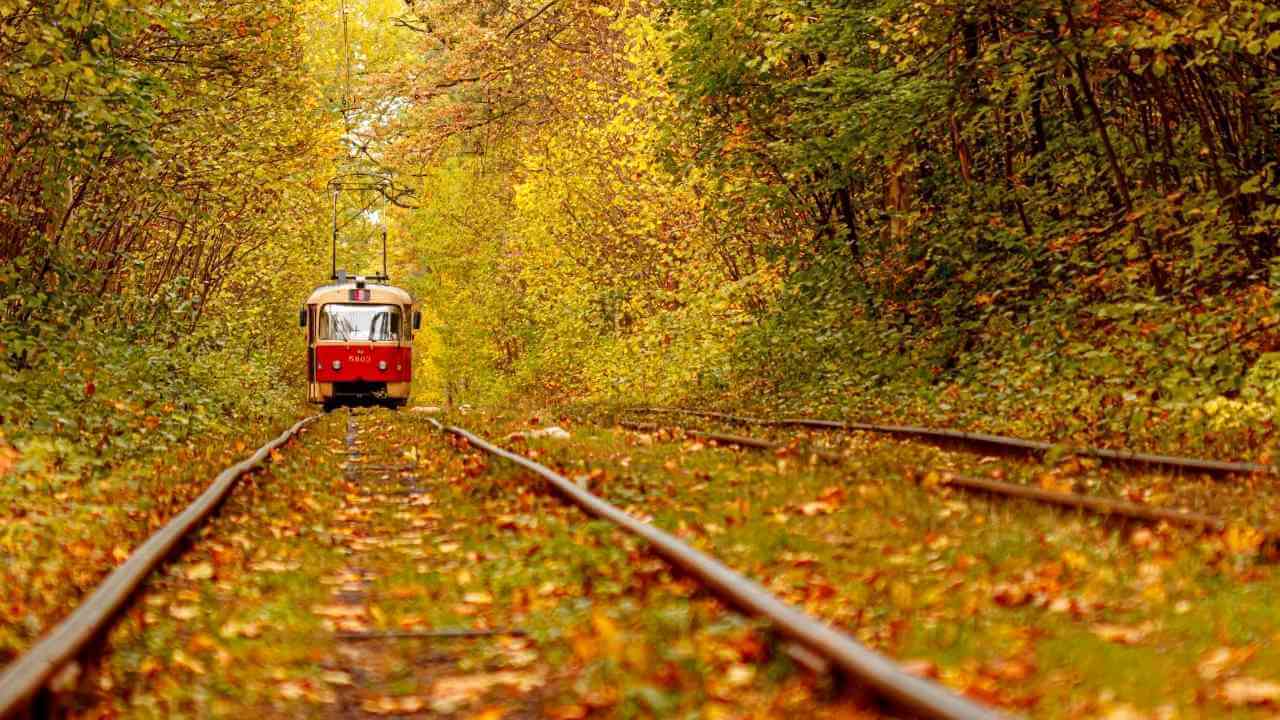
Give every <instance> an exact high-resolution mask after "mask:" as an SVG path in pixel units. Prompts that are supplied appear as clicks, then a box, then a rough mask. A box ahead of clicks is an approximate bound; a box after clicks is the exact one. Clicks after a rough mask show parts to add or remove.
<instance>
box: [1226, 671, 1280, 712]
mask: <svg viewBox="0 0 1280 720" xmlns="http://www.w3.org/2000/svg"><path fill="white" fill-rule="evenodd" d="M1218 697H1219V698H1220V699H1221V700H1222V702H1224V703H1226V704H1227V705H1232V706H1240V705H1277V704H1280V683H1274V682H1271V681H1269V680H1256V679H1254V678H1249V677H1238V678H1231V679H1230V680H1228V681H1226V682H1225V683H1223V684H1222V688H1221V690H1219V692H1218Z"/></svg>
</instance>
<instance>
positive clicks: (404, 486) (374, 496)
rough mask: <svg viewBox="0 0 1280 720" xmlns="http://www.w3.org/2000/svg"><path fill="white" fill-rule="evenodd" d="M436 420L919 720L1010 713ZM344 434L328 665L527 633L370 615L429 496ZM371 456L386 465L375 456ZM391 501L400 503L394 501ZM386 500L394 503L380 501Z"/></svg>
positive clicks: (199, 503) (100, 616)
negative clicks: (394, 522) (408, 508)
mask: <svg viewBox="0 0 1280 720" xmlns="http://www.w3.org/2000/svg"><path fill="white" fill-rule="evenodd" d="M316 419H317V418H316V417H311V418H307V419H305V420H302V421H300V422H299V423H297V424H296V425H294V426H293V427H292V428H290V429H289V430H288V431H286V432H284V433H282V434H281V435H280V436H279V437H277V438H276V439H274V440H272V441H271V442H270V443H268V444H267V445H265V446H263V447H262V448H260V449H259V450H258V451H257V452H256V453H254V455H253V456H251V457H250V458H248V459H247V460H245V461H243V462H241V463H238V464H236V465H234V466H232V467H230V468H228V469H227V470H225V471H224V472H223V473H221V474H220V475H219V476H218V478H216V479H215V481H214V482H213V483H212V484H211V485H210V486H209V488H208V490H206V492H205V493H204V494H203V495H201V496H200V498H198V499H197V500H196V501H195V502H193V503H192V504H191V506H189V507H188V508H187V509H186V510H184V511H183V512H182V513H181V514H180V515H178V516H177V517H175V518H174V519H173V520H172V521H170V522H169V523H168V524H166V525H165V526H164V527H163V528H162V529H161V530H160V531H159V532H157V533H156V534H155V535H153V536H152V537H151V538H149V539H148V540H147V541H146V542H145V543H143V545H141V546H140V547H139V548H138V549H137V550H135V551H134V553H133V554H132V555H131V556H130V558H129V560H127V561H126V562H125V563H124V564H122V565H121V566H120V567H119V568H117V569H116V570H115V571H113V572H112V573H111V574H110V575H109V576H108V578H107V579H106V580H105V581H104V582H103V583H102V584H101V585H100V586H99V587H98V588H97V589H96V590H95V591H94V592H93V593H92V594H91V595H90V596H89V597H88V598H87V599H86V600H85V601H84V602H83V603H82V604H81V605H80V606H79V607H78V608H76V610H75V611H73V612H72V614H71V615H70V616H68V617H67V618H66V619H65V620H63V621H62V622H61V623H59V624H58V625H57V626H56V627H55V628H54V629H53V630H51V631H50V632H49V633H48V634H47V635H46V636H45V637H44V638H42V639H41V640H40V641H39V642H37V643H36V645H34V646H33V647H32V648H31V649H30V650H29V651H28V652H26V653H25V654H24V655H22V656H21V657H20V658H19V659H18V660H16V661H15V662H14V663H12V664H10V665H9V666H8V667H6V668H5V669H4V672H3V675H0V717H3V718H9V717H17V716H19V714H20V713H23V712H26V713H28V714H30V715H33V716H40V715H43V714H46V713H48V712H50V710H51V706H49V705H48V704H46V700H45V699H44V698H43V697H42V696H41V693H42V691H43V690H44V689H45V688H46V687H47V686H48V683H49V682H50V680H51V678H53V677H54V676H55V675H56V674H57V673H58V672H59V670H60V669H61V668H63V667H64V666H66V665H67V664H68V663H71V662H73V661H75V660H76V659H77V657H78V655H79V653H80V652H81V651H82V650H84V649H85V647H86V646H87V645H89V643H90V642H91V641H92V640H93V639H94V638H96V637H101V636H102V635H103V633H104V632H106V631H107V630H108V629H109V628H110V627H111V626H112V624H113V623H114V622H115V620H116V619H117V618H119V617H120V615H121V612H122V610H123V609H124V608H125V607H126V605H127V604H128V600H129V598H130V597H131V596H132V595H134V594H135V592H136V591H137V590H138V588H139V587H140V586H141V585H142V584H143V583H144V582H145V581H146V579H147V578H148V576H149V575H150V574H152V573H153V572H154V571H155V569H156V568H157V567H158V566H160V565H161V564H162V563H163V562H164V560H165V558H166V557H168V556H169V555H170V554H171V553H172V552H173V550H174V548H175V547H177V546H178V545H179V544H180V543H182V541H183V540H184V538H186V537H187V536H189V535H190V533H191V532H192V531H193V530H194V529H195V528H196V527H198V526H199V525H200V524H201V523H202V522H203V521H205V520H206V518H208V517H209V515H210V514H211V513H213V512H214V510H215V509H216V508H217V506H218V505H219V504H220V503H222V502H223V501H224V500H225V498H226V497H227V495H228V494H229V493H231V491H232V490H233V488H234V486H235V483H236V481H237V480H238V479H239V478H240V477H241V476H242V475H243V474H244V473H246V472H248V471H250V470H252V469H255V468H257V467H259V466H261V464H262V463H263V462H264V461H265V459H266V458H267V457H268V456H269V454H270V453H271V452H272V451H273V450H276V449H278V448H280V447H282V446H283V445H284V444H285V443H286V442H288V440H289V439H290V438H292V437H294V435H295V434H297V433H298V432H299V431H300V430H301V429H302V428H303V427H305V426H306V425H308V424H310V423H312V422H314V421H315V420H316ZM433 423H434V424H435V425H436V427H437V428H438V429H439V430H442V431H444V432H446V433H449V434H450V435H452V436H455V437H458V438H462V439H464V440H465V443H464V445H463V449H465V448H476V449H478V450H479V451H483V452H484V453H487V454H490V455H492V456H494V457H498V458H502V459H504V460H507V461H510V462H512V463H515V464H516V465H518V466H520V467H522V468H524V469H526V470H529V471H531V472H533V473H535V474H536V475H538V476H540V477H541V478H543V479H544V480H546V481H547V482H548V483H550V484H551V486H552V487H554V489H555V491H556V493H557V494H558V495H559V496H560V497H561V498H562V499H563V500H564V501H566V502H569V503H572V504H573V505H576V506H577V507H578V508H580V509H582V510H584V511H586V512H587V513H588V514H590V515H591V516H593V517H597V518H601V519H604V520H607V521H608V522H609V523H611V524H613V525H615V526H617V527H618V528H620V529H622V530H624V531H625V532H626V533H629V534H632V535H634V536H636V537H638V538H640V539H642V540H643V541H644V542H645V543H647V544H648V545H649V547H650V549H651V550H652V551H653V552H654V553H656V554H657V555H658V556H660V557H662V558H663V559H665V560H666V561H668V562H669V563H671V565H672V566H673V567H675V568H677V569H678V570H679V572H680V574H681V575H682V576H685V577H689V578H693V579H695V580H696V581H697V582H698V583H700V584H701V585H703V586H704V587H706V588H707V589H708V590H709V591H710V592H711V593H713V594H714V595H715V596H716V597H718V598H720V599H721V600H722V601H723V602H725V603H726V604H727V605H729V606H732V607H735V608H738V609H740V610H742V611H744V612H746V613H748V614H749V615H752V616H757V617H761V618H764V619H766V620H767V621H768V622H769V623H770V624H771V625H772V626H773V627H775V628H776V629H777V630H778V631H780V632H781V633H782V634H783V635H785V636H786V637H788V638H790V639H791V640H793V641H796V642H798V643H799V644H800V645H802V646H803V648H805V649H806V650H808V651H809V652H811V653H813V654H816V655H817V656H818V657H819V658H821V659H822V660H824V661H826V662H827V663H830V666H831V667H833V668H835V669H836V670H837V671H838V672H839V673H840V674H841V675H843V676H844V677H846V678H847V679H848V680H849V681H850V682H851V683H853V684H855V685H856V686H858V687H861V688H864V689H866V690H868V691H870V692H871V693H872V694H873V695H874V696H875V697H876V698H878V699H879V701H881V702H884V703H885V704H886V705H887V706H888V707H893V708H897V709H898V710H899V711H901V712H905V713H907V714H910V715H912V716H920V717H936V718H957V719H960V718H963V719H968V720H976V719H978V718H983V719H986V718H996V717H1000V716H1001V715H1000V714H999V713H998V712H996V711H995V710H993V709H990V708H988V707H985V706H983V705H981V704H980V703H977V702H974V701H972V700H969V699H966V698H963V697H961V696H959V695H957V694H955V693H953V692H952V691H949V690H947V689H946V688H944V687H943V686H941V685H939V684H937V683H935V682H933V681H932V680H929V679H926V678H922V677H919V676H916V675H913V674H911V673H909V672H907V671H905V670H903V669H902V668H900V667H898V666H897V665H896V664H895V663H894V662H893V661H891V660H889V659H888V658H886V657H884V656H882V655H880V654H878V653H875V652H873V651H871V650H869V649H868V648H866V647H865V646H863V645H862V644H861V643H859V642H857V641H855V640H854V639H852V638H851V637H849V636H848V635H845V634H844V633H841V632H839V631H837V630H835V629H833V628H832V627H830V626H828V625H826V624H824V623H823V622H821V621H819V620H817V619H815V618H814V617H812V616H809V615H808V614H806V613H804V612H802V611H800V610H798V609H797V608H795V607H793V606H790V605H788V604H787V603H785V602H783V601H781V600H780V599H778V598H777V597H775V596H774V595H773V594H771V593H770V592H769V591H767V590H765V589H764V588H763V587H761V586H759V585H757V584H755V583H753V582H752V581H750V580H748V579H747V578H745V577H743V576H742V575H739V574H738V573H736V572H734V571H733V570H731V569H729V568H728V567H727V566H726V565H724V564H723V563H721V562H719V561H717V560H715V559H714V558H712V557H710V556H708V555H706V554H705V553H702V552H699V551H697V550H694V549H693V548H691V547H689V546H688V545H687V544H685V543H684V542H682V541H680V540H679V539H677V538H675V537H673V536H672V535H670V534H668V533H665V532H663V531H661V530H658V529H657V528H655V527H654V526H652V525H650V524H648V523H646V522H643V521H641V520H638V519H636V518H635V517H633V516H631V515H628V514H627V513H625V512H623V511H621V510H620V509H618V508H617V507H615V506H613V505H611V504H609V503H608V502H606V501H604V500H602V499H601V498H599V497H597V496H595V495H593V494H591V493H590V492H588V491H586V490H584V489H582V488H581V487H579V486H578V485H576V484H575V483H574V482H572V481H570V480H568V479H567V478H565V477H563V476H561V475H559V474H557V473H555V472H553V471H552V470H550V469H549V468H547V467H545V466H543V465H540V464H538V463H537V462H535V461H533V460H531V459H529V458H527V457H524V456H522V455H519V454H516V453H513V452H510V451H507V450H503V449H502V448H499V447H497V446H496V445H493V444H492V443H490V442H488V441H486V440H484V439H483V438H481V437H480V436H478V435H476V434H474V433H472V432H470V431H469V430H467V429H464V428H461V427H457V426H448V427H445V426H443V425H440V424H439V423H435V422H434V421H433ZM345 431H346V433H345V437H344V439H343V441H344V445H345V451H346V453H345V462H344V465H343V479H344V481H345V487H347V488H348V490H347V491H346V495H345V497H346V500H345V505H344V509H340V510H338V511H337V513H336V514H335V515H334V517H335V518H336V519H337V520H336V521H337V522H340V523H344V529H340V530H339V529H331V530H330V531H329V532H331V533H333V534H336V535H337V536H339V538H340V540H339V544H340V545H341V547H342V552H341V555H342V557H345V564H341V565H339V566H338V567H337V570H336V571H331V574H330V577H331V578H332V580H330V581H326V582H328V583H329V584H330V585H331V587H332V588H333V589H332V597H331V601H330V604H328V605H325V606H323V608H324V609H323V613H324V614H325V615H326V617H327V618H328V619H327V620H326V624H327V625H331V626H332V630H333V641H332V642H334V643H336V645H335V647H336V653H335V659H333V660H330V661H328V663H327V667H329V670H328V671H327V672H328V673H329V674H330V675H332V676H334V677H342V678H348V679H350V678H356V679H357V680H359V679H361V678H362V677H363V679H365V680H368V678H367V677H364V676H366V675H367V673H366V672H364V671H362V668H365V667H369V666H371V665H379V664H383V665H385V664H386V663H387V662H389V660H388V659H387V655H388V654H394V653H396V652H399V651H401V650H402V649H403V648H391V647H388V646H387V643H388V642H401V643H402V642H413V641H415V640H421V639H430V640H432V641H440V640H443V639H451V640H453V641H467V642H471V641H474V640H476V639H493V638H497V637H507V636H510V637H517V638H518V637H519V636H522V635H524V634H525V632H524V631H523V630H521V629H519V628H505V629H504V628H475V627H461V628H439V627H433V628H430V629H427V630H424V631H418V632H414V631H391V632H387V631H381V630H370V629H369V628H368V627H367V625H368V622H370V611H369V610H368V605H369V602H370V597H371V596H372V595H374V594H377V593H376V591H375V590H374V589H373V588H374V587H375V586H377V585H378V583H379V582H380V578H379V575H378V573H377V572H376V571H374V570H371V568H372V567H374V566H376V565H377V562H376V561H373V560H366V558H367V557H371V556H370V553H375V554H376V553H377V551H378V548H382V547H384V546H385V545H386V544H387V543H392V544H395V542H393V541H409V540H411V539H412V538H410V537H407V536H406V531H408V532H417V528H416V524H417V523H418V522H420V521H417V520H414V521H412V522H413V523H414V525H410V526H405V525H404V524H403V523H402V524H401V530H400V534H399V535H395V536H393V537H381V538H375V537H374V535H375V530H374V528H373V525H372V524H371V523H372V518H373V517H375V516H376V515H377V514H378V513H379V512H383V515H384V519H385V518H389V517H397V518H402V519H403V518H404V517H405V516H406V515H408V514H407V513H405V512H404V511H403V510H402V509H399V508H402V507H403V506H404V504H406V503H407V504H410V505H413V504H417V503H419V502H420V501H422V500H423V499H424V497H426V499H427V501H428V502H430V498H429V493H428V492H427V490H426V489H425V488H424V486H423V485H422V484H421V483H420V482H419V478H418V466H417V463H416V461H415V462H414V463H412V464H406V465H399V466H398V465H396V464H395V463H394V460H395V458H394V457H381V458H374V457H373V455H372V454H370V453H368V452H367V451H366V450H365V449H364V448H366V447H368V443H367V441H363V440H361V438H360V425H359V422H358V419H357V416H356V415H355V414H351V415H349V416H348V417H347V421H346V427H345ZM384 455H385V453H384ZM371 459H374V460H377V462H371V461H370V460H371ZM393 500H394V503H398V504H392V501H393ZM384 506H385V507H392V508H396V509H394V510H392V511H386V510H383V511H379V510H378V509H377V508H379V507H384ZM387 513H390V514H387ZM431 516H432V517H434V518H435V520H432V521H431V522H429V523H427V524H425V525H423V529H424V530H425V531H430V530H431V528H432V527H437V526H440V527H447V525H446V523H447V520H445V518H443V517H441V516H439V514H438V513H432V514H431ZM406 522H408V521H406ZM384 525H385V523H384ZM455 526H456V524H455ZM397 557H399V556H397ZM397 562H399V560H397ZM382 563H383V564H382V575H383V576H386V575H390V574H394V572H395V570H394V569H390V568H389V566H388V565H387V563H386V562H385V561H382ZM485 602H489V601H488V600H485ZM431 657H435V662H437V663H439V662H445V663H446V664H447V663H449V662H452V660H453V658H452V657H451V656H431ZM371 658H372V659H371ZM422 664H430V658H428V660H422V659H421V658H419V665H422ZM440 672H442V671H440ZM437 674H439V673H437ZM438 680H439V679H438V678H437V681H438ZM513 682H514V681H513ZM353 685H359V683H358V682H357V683H350V682H347V683H343V684H341V685H339V687H338V691H337V692H336V693H332V694H331V697H326V696H324V695H323V693H321V696H322V697H324V701H325V702H336V703H337V704H338V705H339V706H340V707H341V708H343V712H345V713H352V712H355V713H357V714H359V712H361V711H367V712H370V713H372V714H383V712H382V711H383V710H387V708H388V707H389V708H390V710H391V711H392V712H399V711H402V710H403V711H405V712H409V713H412V712H415V711H419V710H422V709H423V707H424V706H423V705H421V704H402V705H395V704H394V703H393V704H392V705H389V706H384V705H378V704H377V702H381V701H370V700H368V699H367V698H366V699H364V700H361V698H360V694H359V692H358V691H357V689H356V688H354V687H353ZM308 692H310V691H308ZM316 692H317V693H318V692H319V691H316Z"/></svg>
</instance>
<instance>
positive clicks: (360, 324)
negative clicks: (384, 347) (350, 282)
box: [317, 303, 400, 342]
mask: <svg viewBox="0 0 1280 720" xmlns="http://www.w3.org/2000/svg"><path fill="white" fill-rule="evenodd" d="M317 330H318V332H317V336H318V337H319V339H321V340H341V341H345V342H383V341H388V340H399V339H400V308H399V307H398V306H396V305H348V304H343V303H333V304H329V305H325V306H324V307H323V308H321V309H320V322H319V328H317Z"/></svg>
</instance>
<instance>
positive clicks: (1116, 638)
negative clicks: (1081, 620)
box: [1089, 623, 1155, 645]
mask: <svg viewBox="0 0 1280 720" xmlns="http://www.w3.org/2000/svg"><path fill="white" fill-rule="evenodd" d="M1089 629H1090V631H1092V632H1093V634H1094V635H1097V636H1098V637H1100V638H1102V639H1103V640H1106V641H1107V642H1113V643H1116V644H1119V645H1137V644H1138V643H1140V642H1142V641H1143V640H1145V639H1146V638H1147V636H1149V635H1150V634H1151V632H1152V631H1153V630H1155V626H1154V625H1153V624H1152V623H1143V624H1141V625H1136V626H1132V627H1130V626H1126V625H1113V624H1110V623H1098V624H1096V625H1094V626H1093V627H1091V628H1089Z"/></svg>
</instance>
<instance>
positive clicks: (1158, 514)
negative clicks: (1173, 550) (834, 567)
mask: <svg viewBox="0 0 1280 720" xmlns="http://www.w3.org/2000/svg"><path fill="white" fill-rule="evenodd" d="M618 424H619V425H620V426H622V427H624V428H630V429H643V430H652V429H656V428H657V427H658V426H656V425H646V424H644V423H633V422H626V421H623V422H620V423H618ZM681 430H682V431H683V432H684V433H685V434H686V435H689V436H690V437H705V438H708V439H711V440H723V441H725V442H732V443H734V444H736V445H740V446H742V447H747V448H753V449H758V450H772V449H776V448H780V447H785V446H786V445H785V443H780V442H773V441H769V440H762V439H760V438H753V437H746V436H739V435H721V434H719V433H704V432H699V431H696V430H684V429H683V428H681ZM828 455H830V453H828ZM836 457H837V458H838V456H836ZM937 472H939V473H940V475H941V480H940V481H939V485H942V486H945V487H954V488H958V489H961V490H967V491H969V492H980V493H986V494H989V495H1001V496H1004V497H1012V498H1018V499H1020V500H1029V501H1031V502H1038V503H1042V504H1045V505H1056V506H1058V507H1066V508H1072V509H1075V510H1085V511H1088V512H1091V513H1094V514H1097V515H1103V516H1109V517H1123V518H1127V519H1130V520H1141V521H1145V522H1161V521H1164V522H1168V523H1170V524H1173V525H1185V526H1189V527H1199V528H1201V529H1203V530H1205V531H1208V532H1222V531H1224V530H1226V529H1227V522H1226V521H1225V520H1223V519H1222V518H1218V517H1214V516H1212V515H1205V514H1203V513H1198V512H1192V511H1189V510H1174V509H1170V508H1157V507H1151V506H1150V505H1142V504H1139V503H1135V502H1129V501H1127V500H1117V499H1113V498H1104V497H1097V496H1091V495H1082V494H1080V493H1073V492H1060V491H1055V490H1045V489H1043V488H1037V487H1030V486H1027V485H1020V484H1018V483H1011V482H1004V481H1001V480H992V479H988V478H981V477H973V476H971V475H957V474H955V473H952V472H950V471H945V470H939V471H937ZM1263 534H1264V535H1266V536H1268V537H1270V536H1273V535H1274V533H1263Z"/></svg>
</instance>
